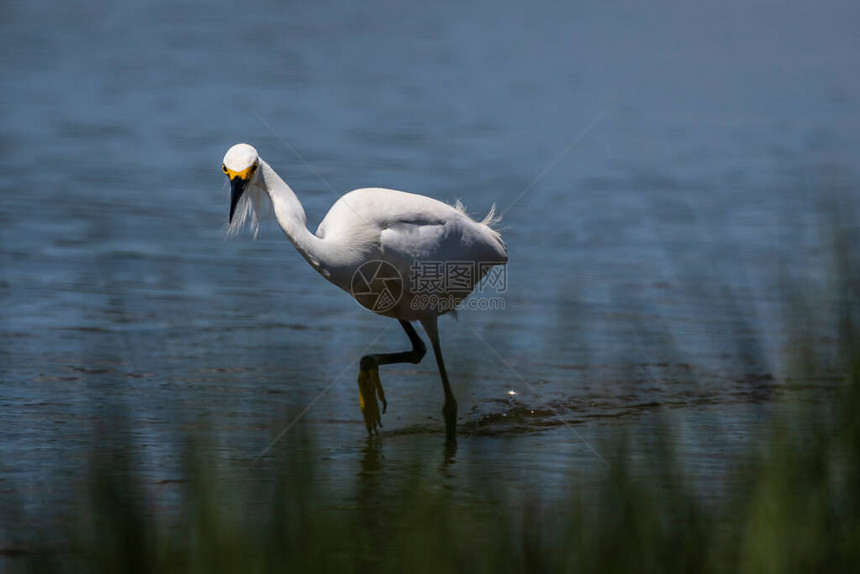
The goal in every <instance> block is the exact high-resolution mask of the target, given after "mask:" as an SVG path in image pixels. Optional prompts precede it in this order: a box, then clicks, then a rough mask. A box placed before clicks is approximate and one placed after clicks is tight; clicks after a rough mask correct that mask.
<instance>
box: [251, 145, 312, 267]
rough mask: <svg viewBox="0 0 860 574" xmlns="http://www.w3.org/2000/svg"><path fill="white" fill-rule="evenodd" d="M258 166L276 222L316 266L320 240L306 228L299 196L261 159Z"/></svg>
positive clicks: (299, 250) (303, 254) (294, 244)
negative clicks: (260, 168)
mask: <svg viewBox="0 0 860 574" xmlns="http://www.w3.org/2000/svg"><path fill="white" fill-rule="evenodd" d="M260 166H261V167H262V170H261V175H262V176H263V181H264V184H265V189H266V192H267V193H268V194H269V197H270V198H271V200H272V205H273V207H274V209H275V217H276V218H277V220H278V224H279V225H280V226H281V229H283V230H284V233H285V234H286V236H287V238H289V240H290V241H291V242H292V244H293V246H295V248H296V249H297V250H298V252H299V253H301V254H302V256H303V257H304V258H305V259H307V260H308V262H309V263H310V264H311V265H313V266H314V267H318V266H319V264H320V260H319V255H320V249H321V247H322V245H321V242H322V240H321V239H320V238H319V237H317V236H316V235H314V234H313V233H311V232H310V231H309V230H308V228H307V225H306V224H307V217H306V216H305V210H304V208H302V204H301V202H300V201H299V198H298V197H296V194H295V193H293V190H292V189H290V186H289V185H287V183H286V182H285V181H284V180H283V179H281V177H280V176H279V175H278V174H277V173H276V172H275V170H274V169H272V168H271V166H269V164H267V163H266V162H265V161H263V160H262V159H261V160H260Z"/></svg>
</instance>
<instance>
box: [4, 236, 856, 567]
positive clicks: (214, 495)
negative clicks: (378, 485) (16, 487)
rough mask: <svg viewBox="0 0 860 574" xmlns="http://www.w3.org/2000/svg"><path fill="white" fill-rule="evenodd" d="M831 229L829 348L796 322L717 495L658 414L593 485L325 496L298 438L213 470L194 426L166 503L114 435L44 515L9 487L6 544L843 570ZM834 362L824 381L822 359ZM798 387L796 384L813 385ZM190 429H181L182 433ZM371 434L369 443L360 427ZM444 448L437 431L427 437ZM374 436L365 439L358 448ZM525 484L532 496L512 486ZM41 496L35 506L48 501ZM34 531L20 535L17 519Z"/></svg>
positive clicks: (842, 404) (71, 558)
mask: <svg viewBox="0 0 860 574" xmlns="http://www.w3.org/2000/svg"><path fill="white" fill-rule="evenodd" d="M855 239H856V237H855V236H854V235H851V234H849V235H848V236H847V239H845V238H843V239H841V240H840V242H839V244H838V246H837V249H836V253H837V257H836V259H835V260H836V265H835V266H834V267H835V268H836V271H835V273H834V279H835V280H833V281H832V283H831V288H830V289H829V291H830V292H831V293H830V295H829V296H830V298H831V300H832V308H833V309H835V315H836V316H837V324H838V338H837V339H838V341H837V350H835V351H834V350H832V349H829V350H827V351H826V352H823V351H821V350H820V349H817V348H816V346H815V345H814V344H813V342H812V341H815V340H816V338H815V337H813V336H812V334H811V333H809V332H804V331H803V330H802V329H801V330H800V331H799V332H798V333H797V338H798V340H799V341H800V342H801V344H800V345H799V346H798V348H799V349H802V350H801V351H800V352H799V353H797V357H796V358H795V360H794V362H795V367H794V368H793V373H792V377H791V381H790V382H789V383H786V384H790V385H794V386H796V387H797V388H802V389H810V390H811V391H810V393H807V394H805V395H803V396H804V397H805V399H804V400H801V399H800V398H799V395H797V394H790V395H787V397H788V398H785V399H784V400H786V401H788V402H787V404H783V405H781V406H780V408H777V409H773V414H772V416H771V420H770V421H769V423H768V430H767V432H766V433H764V436H761V437H756V440H755V441H753V442H754V443H755V444H756V447H755V448H754V449H752V450H751V451H750V452H747V453H746V454H745V455H743V456H742V457H740V458H739V459H738V460H737V461H735V464H734V465H733V467H734V470H733V471H732V473H733V474H732V476H731V477H729V479H728V481H727V482H728V483H729V484H732V485H734V486H733V488H732V489H730V492H729V493H728V494H727V495H726V497H724V498H721V499H720V500H719V502H718V503H716V504H714V503H713V501H711V502H706V501H704V500H703V499H702V497H701V496H699V495H697V494H695V493H694V492H693V489H692V488H691V485H690V484H689V481H688V480H686V479H685V476H684V472H683V469H682V467H683V465H682V461H680V460H679V458H678V456H677V454H676V453H675V452H674V451H673V441H672V440H671V437H672V434H673V431H672V428H671V422H670V421H669V420H668V419H666V420H664V421H663V424H664V425H666V428H665V431H666V432H659V433H655V434H654V436H653V437H648V438H646V439H644V440H643V439H642V438H641V437H639V438H636V439H634V438H633V437H630V438H628V439H626V440H622V441H620V442H619V443H618V444H613V445H603V450H604V452H610V453H613V454H612V455H611V456H609V457H607V458H608V459H609V460H610V465H609V467H608V468H607V470H606V472H605V475H604V476H603V479H602V486H601V487H600V489H599V492H598V494H597V495H596V496H594V495H589V496H587V497H586V496H584V495H582V494H576V493H577V492H579V491H577V490H575V489H574V490H573V491H572V492H574V493H575V494H573V495H571V496H569V497H568V499H567V500H566V501H565V502H564V503H563V504H553V505H552V506H551V507H548V506H546V505H544V504H542V503H541V502H540V499H541V493H540V492H533V493H531V496H529V495H528V494H527V495H526V496H525V497H522V496H519V497H517V500H516V501H514V500H511V499H510V498H509V497H508V496H506V494H505V493H503V492H496V491H494V489H493V488H492V480H491V477H490V476H486V477H477V478H478V480H485V481H486V484H487V488H486V489H484V490H485V492H486V494H485V497H484V498H482V499H480V500H474V499H471V500H469V501H464V500H463V499H462V498H458V497H457V496H456V495H455V494H454V493H452V492H451V491H450V490H448V489H446V488H444V487H441V486H440V485H439V484H438V481H434V480H433V479H431V478H428V477H427V476H426V475H425V474H426V473H421V472H416V473H414V475H413V476H412V478H410V479H409V480H408V481H404V483H402V484H400V485H399V486H398V487H397V488H396V489H394V490H389V491H385V492H380V491H379V490H378V489H376V490H374V489H370V490H368V491H367V492H364V493H363V494H362V495H361V496H360V497H359V500H358V503H357V504H356V505H354V506H351V507H349V508H344V507H340V506H338V505H337V503H336V502H334V501H332V500H330V499H329V498H328V496H329V495H328V494H327V493H326V492H325V490H324V489H323V488H322V487H321V486H320V482H319V481H317V480H315V477H316V476H317V473H318V472H319V469H318V468H316V466H317V465H316V464H315V462H314V461H313V459H311V458H309V456H308V455H307V452H308V451H307V449H304V450H298V451H294V452H292V453H290V452H287V453H285V454H283V456H282V458H281V459H280V460H279V461H277V462H276V463H274V464H273V465H272V466H267V467H266V468H265V474H266V476H267V478H266V479H265V480H257V481H255V482H252V481H242V480H236V479H235V478H234V479H228V478H225V476H224V473H222V472H221V470H223V469H221V470H219V468H218V466H217V465H215V464H212V463H211V462H209V461H207V460H206V456H205V454H204V453H205V452H206V451H207V449H206V445H205V443H200V442H197V443H196V446H194V445H192V446H189V447H188V448H187V449H186V456H185V468H184V471H183V472H184V477H185V479H184V482H182V483H181V484H179V485H177V486H176V491H175V492H176V493H177V494H176V499H175V500H172V501H171V502H170V503H169V504H168V505H167V506H168V507H169V508H168V509H167V510H164V509H163V508H162V506H160V505H159V504H156V503H155V502H154V501H153V496H152V492H150V490H148V489H147V488H146V487H145V486H144V485H143V483H142V482H141V481H140V480H139V479H138V478H136V477H135V475H134V473H133V472H132V471H131V470H130V469H131V467H132V465H131V463H130V462H131V461H130V460H129V456H128V455H127V451H126V450H124V449H123V448H121V447H113V448H106V449H103V450H102V451H100V452H97V453H95V455H94V456H93V458H92V461H91V464H90V474H89V479H88V484H86V486H85V488H82V493H81V495H80V500H78V501H76V503H77V506H76V508H77V512H76V513H75V515H74V517H73V518H71V519H70V520H68V521H66V523H65V524H64V525H57V523H56V522H51V524H53V526H46V524H47V523H44V522H39V521H38V519H37V518H36V517H35V516H34V513H38V512H45V510H46V509H36V510H32V509H26V508H24V505H23V504H22V507H21V508H18V509H17V511H16V512H14V513H7V515H6V516H4V522H5V524H3V526H4V528H5V529H6V530H7V531H14V530H15V529H27V528H35V529H37V530H39V532H38V533H37V536H36V537H35V538H36V539H38V540H41V541H42V544H43V546H44V548H45V550H48V549H50V550H51V551H50V552H47V551H44V552H43V551H33V552H31V553H26V554H25V555H24V556H18V557H15V556H12V557H7V559H6V562H5V564H6V565H7V566H8V567H9V568H11V569H13V570H19V571H25V572H78V571H82V572H97V573H100V572H168V573H169V572H200V573H207V574H209V573H218V572H248V573H253V572H317V571H332V572H364V571H374V572H407V571H408V572H416V573H420V572H428V573H430V572H432V573H434V574H438V573H440V572H448V571H463V572H494V573H495V572H625V573H627V572H646V571H648V572H733V573H734V572H848V571H851V572H855V571H857V568H858V564H860V416H858V414H860V264H858V261H860V258H858V257H857V256H856V255H855V251H854V250H853V247H855V246H857V245H860V243H857V242H856V241H855ZM834 374H835V378H836V380H838V381H839V382H838V384H837V385H836V386H835V389H834V387H833V385H829V386H828V389H827V390H826V391H824V390H821V389H820V388H819V384H818V383H819V382H820V381H821V380H823V379H824V378H825V377H827V378H829V379H830V380H832V379H833V378H834ZM810 394H811V398H810ZM188 442H189V444H191V443H192V442H193V441H190V440H189V441H188ZM368 448H369V449H370V450H371V451H372V449H373V443H372V442H371V443H369V446H368ZM440 448H441V445H440ZM371 454H372V453H371ZM522 500H526V501H530V500H531V501H533V502H526V503H523V502H522ZM48 511H50V509H48ZM31 538H33V537H31Z"/></svg>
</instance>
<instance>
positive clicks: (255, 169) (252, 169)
mask: <svg viewBox="0 0 860 574" xmlns="http://www.w3.org/2000/svg"><path fill="white" fill-rule="evenodd" d="M255 171H257V164H256V163H255V164H254V165H252V166H251V175H253V174H254V172H255Z"/></svg>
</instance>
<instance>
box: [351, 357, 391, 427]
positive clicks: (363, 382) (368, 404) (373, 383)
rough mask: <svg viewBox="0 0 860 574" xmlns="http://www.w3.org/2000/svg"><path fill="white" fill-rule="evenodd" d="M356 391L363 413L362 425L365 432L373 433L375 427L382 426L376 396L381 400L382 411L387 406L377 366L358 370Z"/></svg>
mask: <svg viewBox="0 0 860 574" xmlns="http://www.w3.org/2000/svg"><path fill="white" fill-rule="evenodd" d="M358 392H359V397H360V399H361V413H362V414H363V415H364V425H365V426H366V427H367V432H368V433H370V434H373V432H374V431H375V430H376V427H381V426H382V416H381V415H380V414H379V403H377V402H376V397H377V396H379V400H380V401H382V412H383V413H384V412H385V411H386V409H387V408H388V402H386V400H385V393H384V392H382V383H381V382H380V381H379V367H374V368H372V369H366V370H365V369H361V370H360V371H359V372H358Z"/></svg>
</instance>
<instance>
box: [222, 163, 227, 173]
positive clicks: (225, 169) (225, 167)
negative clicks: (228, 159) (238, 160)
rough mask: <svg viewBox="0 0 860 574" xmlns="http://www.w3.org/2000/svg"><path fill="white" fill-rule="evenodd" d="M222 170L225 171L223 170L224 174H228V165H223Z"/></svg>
mask: <svg viewBox="0 0 860 574" xmlns="http://www.w3.org/2000/svg"><path fill="white" fill-rule="evenodd" d="M221 169H223V170H224V173H227V166H226V165H222V166H221Z"/></svg>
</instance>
